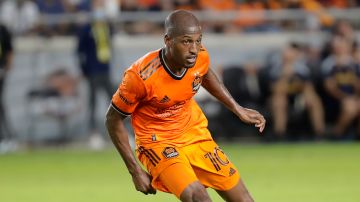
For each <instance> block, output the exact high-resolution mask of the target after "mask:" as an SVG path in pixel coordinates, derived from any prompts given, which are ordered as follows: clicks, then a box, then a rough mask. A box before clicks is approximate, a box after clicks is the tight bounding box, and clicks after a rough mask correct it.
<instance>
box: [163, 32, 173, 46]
mask: <svg viewBox="0 0 360 202" xmlns="http://www.w3.org/2000/svg"><path fill="white" fill-rule="evenodd" d="M164 43H165V45H166V46H170V43H171V38H170V36H169V35H167V34H165V36H164Z"/></svg>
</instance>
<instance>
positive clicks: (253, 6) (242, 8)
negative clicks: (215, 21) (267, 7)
mask: <svg viewBox="0 0 360 202" xmlns="http://www.w3.org/2000/svg"><path fill="white" fill-rule="evenodd" d="M238 10H239V13H240V14H242V15H245V16H246V18H242V17H241V16H240V17H239V18H238V19H237V20H236V21H235V24H236V25H238V26H240V27H250V26H255V25H260V24H262V23H263V22H264V16H263V14H261V17H260V18H258V17H256V18H251V14H252V13H253V11H256V12H261V11H264V5H263V4H262V3H261V2H255V3H242V4H240V5H239V9H238ZM248 16H250V18H248Z"/></svg>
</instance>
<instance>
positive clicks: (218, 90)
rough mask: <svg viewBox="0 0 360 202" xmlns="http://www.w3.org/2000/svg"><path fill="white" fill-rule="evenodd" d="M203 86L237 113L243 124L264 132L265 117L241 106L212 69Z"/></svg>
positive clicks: (205, 77) (204, 79)
mask: <svg viewBox="0 0 360 202" xmlns="http://www.w3.org/2000/svg"><path fill="white" fill-rule="evenodd" d="M201 85H202V86H203V87H204V88H205V89H206V90H207V91H208V92H209V93H210V94H211V95H213V96H214V97H216V98H217V99H218V100H219V101H220V102H222V103H223V104H224V105H225V106H226V107H227V108H228V109H230V110H231V111H232V112H233V113H235V114H236V115H237V116H238V117H239V118H240V119H241V120H242V121H243V122H245V123H248V124H255V127H257V128H259V131H260V132H262V131H263V130H264V128H265V123H266V120H265V118H264V116H263V115H261V114H260V113H259V112H258V111H256V110H252V109H247V108H244V107H242V106H240V105H239V104H238V103H237V102H236V101H235V100H234V98H233V97H232V96H231V94H230V93H229V91H228V90H227V89H226V87H225V86H224V84H223V83H222V82H221V81H220V80H219V79H218V78H217V77H216V75H215V73H214V72H213V71H212V70H211V69H209V71H208V73H207V74H206V75H205V76H204V78H203V81H202V84H201Z"/></svg>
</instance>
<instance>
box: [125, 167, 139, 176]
mask: <svg viewBox="0 0 360 202" xmlns="http://www.w3.org/2000/svg"><path fill="white" fill-rule="evenodd" d="M128 170H129V173H130V175H132V176H134V175H137V174H138V173H140V172H141V171H142V169H141V167H140V166H138V165H136V166H134V167H133V168H129V169H128Z"/></svg>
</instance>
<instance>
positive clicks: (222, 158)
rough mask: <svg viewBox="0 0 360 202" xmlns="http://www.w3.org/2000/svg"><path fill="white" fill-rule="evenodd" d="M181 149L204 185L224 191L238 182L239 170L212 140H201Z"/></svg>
mask: <svg viewBox="0 0 360 202" xmlns="http://www.w3.org/2000/svg"><path fill="white" fill-rule="evenodd" d="M183 150H184V151H185V152H186V153H187V156H188V158H189V161H190V164H191V165H192V167H193V170H194V172H195V174H196V176H197V178H198V179H199V181H200V182H201V183H202V184H203V185H204V186H206V187H210V188H213V189H215V190H222V191H225V190H230V189H232V188H233V187H235V185H236V184H237V183H238V181H239V179H240V175H239V172H238V171H237V169H236V167H235V166H234V164H233V163H232V162H231V161H230V160H229V159H228V157H227V156H226V155H225V153H224V152H223V151H222V150H221V149H220V147H219V146H218V145H217V144H216V143H215V142H214V141H206V142H202V143H199V144H196V145H192V146H189V147H187V148H184V149H183Z"/></svg>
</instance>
